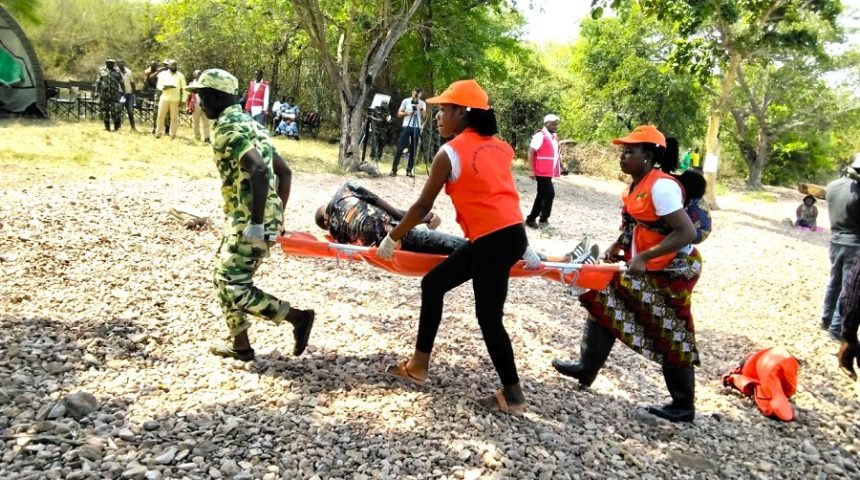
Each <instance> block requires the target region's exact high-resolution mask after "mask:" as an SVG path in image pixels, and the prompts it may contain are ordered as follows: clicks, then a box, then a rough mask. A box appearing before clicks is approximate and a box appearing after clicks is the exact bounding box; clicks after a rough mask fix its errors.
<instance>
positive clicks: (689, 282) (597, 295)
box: [552, 125, 702, 422]
mask: <svg viewBox="0 0 860 480" xmlns="http://www.w3.org/2000/svg"><path fill="white" fill-rule="evenodd" d="M612 143H614V144H616V145H620V146H621V158H620V166H621V171H622V172H624V173H626V174H628V175H630V176H631V177H632V179H633V181H632V183H631V184H630V186H629V187H628V188H627V189H626V190H625V191H624V193H623V194H622V202H623V207H622V234H621V236H620V237H619V240H618V241H617V242H615V243H613V244H612V245H611V246H610V247H609V249H608V250H607V252H606V259H607V260H608V261H618V260H625V261H626V262H627V273H626V274H616V276H615V277H614V278H613V279H612V281H611V283H610V284H609V286H608V287H607V288H606V289H605V290H603V291H597V290H589V291H588V292H586V293H584V294H583V295H582V296H581V297H579V301H580V303H582V305H583V306H584V307H585V309H586V310H587V311H588V313H589V318H588V320H587V321H586V322H585V332H584V333H583V336H582V343H581V344H580V349H579V350H580V351H579V360H576V361H562V360H553V362H552V365H553V367H555V369H556V370H558V372H559V373H561V374H563V375H566V376H569V377H573V378H575V379H577V380H579V383H580V385H582V386H583V387H588V386H590V385H591V383H592V382H594V380H595V379H596V378H597V372H598V371H599V370H600V369H601V367H603V364H604V363H605V362H606V359H607V357H608V356H609V352H610V350H612V345H613V344H614V343H615V339H616V338H617V339H618V340H620V341H621V342H622V343H624V344H626V345H627V346H629V347H630V348H632V349H633V350H634V351H635V352H637V353H639V354H641V355H642V356H644V357H645V358H647V359H649V360H652V361H654V362H657V363H659V364H661V366H662V369H663V378H664V379H665V381H666V386H667V387H668V389H669V393H670V394H671V396H672V403H670V404H668V405H665V406H661V407H651V408H649V409H648V411H649V412H650V413H651V414H653V415H656V416H658V417H661V418H665V419H667V420H669V421H672V422H678V421H683V422H690V421H692V420H693V417H694V416H695V403H694V393H695V387H696V379H695V372H694V370H693V367H694V366H696V365H699V352H698V350H697V348H696V336H695V329H694V326H693V316H692V314H691V312H690V306H691V302H690V299H691V297H692V293H693V287H694V286H695V285H696V282H697V281H698V279H699V275H700V274H701V271H702V256H701V255H700V254H699V252H698V251H697V250H696V249H695V248H693V249H692V250H691V252H690V253H689V254H688V255H687V256H686V257H684V267H685V268H679V267H677V266H676V265H674V262H673V260H675V258H676V257H677V256H678V251H679V250H680V249H681V248H682V247H684V246H686V245H688V244H690V243H692V242H693V241H694V239H695V238H696V235H697V232H696V228H695V226H694V225H693V222H692V221H691V220H690V217H689V215H688V214H687V212H686V210H684V189H683V187H682V186H681V184H680V183H679V182H678V180H677V179H675V178H674V177H672V176H671V175H669V174H668V172H671V171H672V170H674V169H675V168H676V167H677V166H678V142H677V141H676V140H675V139H673V138H669V139H667V138H666V137H665V136H664V135H663V134H662V133H661V132H660V131H659V130H657V128H656V127H654V126H653V125H642V126H639V127H636V129H634V130H633V131H632V132H631V133H630V134H629V135H627V136H626V137H623V138H616V139H615V140H613V141H612ZM622 253H623V255H622ZM670 265H672V267H671V268H667V267H670Z"/></svg>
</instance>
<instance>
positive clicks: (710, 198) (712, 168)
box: [702, 50, 741, 210]
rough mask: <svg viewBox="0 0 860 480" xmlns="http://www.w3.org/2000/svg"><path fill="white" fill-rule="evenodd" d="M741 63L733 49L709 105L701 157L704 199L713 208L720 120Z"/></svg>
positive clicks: (716, 206) (718, 161) (718, 159)
mask: <svg viewBox="0 0 860 480" xmlns="http://www.w3.org/2000/svg"><path fill="white" fill-rule="evenodd" d="M740 63H741V54H740V53H738V52H737V50H733V51H732V53H731V56H730V57H729V64H728V68H727V69H726V72H725V74H724V75H723V79H722V81H721V82H720V95H719V97H718V98H716V99H715V100H714V103H713V104H712V105H711V112H710V116H709V118H708V135H707V138H706V144H705V158H703V159H702V162H703V164H702V166H703V167H704V166H705V165H707V166H708V169H707V170H706V171H705V179H706V180H707V181H708V186H707V189H706V190H705V200H706V201H707V202H708V205H709V206H710V207H711V208H712V209H714V210H717V209H719V206H718V205H717V198H716V195H715V193H714V192H715V187H716V184H717V168H718V166H719V164H720V140H719V138H718V135H719V133H720V122H721V121H722V116H723V112H724V111H725V110H726V107H727V106H728V104H729V100H731V95H732V87H734V84H735V76H736V75H737V72H738V68H739V66H740Z"/></svg>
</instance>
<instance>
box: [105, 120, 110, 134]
mask: <svg viewBox="0 0 860 480" xmlns="http://www.w3.org/2000/svg"><path fill="white" fill-rule="evenodd" d="M105 130H107V131H108V132H109V131H110V120H105Z"/></svg>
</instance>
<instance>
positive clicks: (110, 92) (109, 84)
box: [96, 67, 122, 102]
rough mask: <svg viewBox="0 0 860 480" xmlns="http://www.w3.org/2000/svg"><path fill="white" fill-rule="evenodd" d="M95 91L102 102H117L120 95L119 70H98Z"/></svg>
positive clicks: (120, 78) (120, 77) (120, 76)
mask: <svg viewBox="0 0 860 480" xmlns="http://www.w3.org/2000/svg"><path fill="white" fill-rule="evenodd" d="M96 91H97V92H98V94H99V99H100V100H101V101H102V102H106V101H109V100H112V101H114V102H118V101H119V96H120V95H121V94H122V74H120V73H119V70H118V69H113V70H108V68H107V67H101V68H99V77H98V79H96Z"/></svg>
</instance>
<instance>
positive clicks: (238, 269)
mask: <svg viewBox="0 0 860 480" xmlns="http://www.w3.org/2000/svg"><path fill="white" fill-rule="evenodd" d="M269 246H270V244H267V243H265V242H254V243H249V242H246V241H244V240H242V236H241V235H235V234H233V235H225V236H224V237H223V238H222V239H221V245H220V246H219V247H218V254H217V257H216V258H215V272H214V275H213V278H212V280H213V282H214V283H215V288H216V289H217V291H218V300H219V301H220V302H221V311H222V314H221V317H222V318H223V319H224V322H226V323H227V328H228V329H229V330H230V335H231V336H233V337H235V336H236V335H239V334H240V333H242V332H244V331H245V330H247V329H248V327H250V326H251V323H250V322H249V321H248V315H253V316H255V317H260V318H263V319H265V320H270V321H272V322H275V324H278V323H281V321H282V320H284V319H285V318H286V317H287V313H289V311H290V304H289V303H288V302H285V301H283V300H280V299H278V298H276V297H274V296H272V295H270V294H268V293H266V292H264V291H262V290H260V289H259V288H257V287H256V286H254V280H253V277H254V272H256V271H257V268H259V266H260V264H262V263H263V260H264V259H265V258H266V257H268V256H269Z"/></svg>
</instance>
